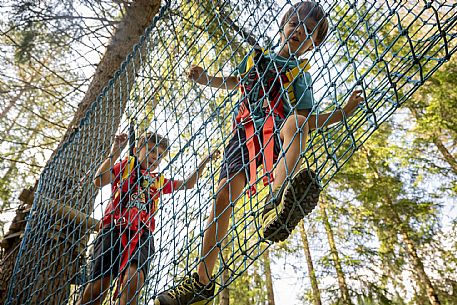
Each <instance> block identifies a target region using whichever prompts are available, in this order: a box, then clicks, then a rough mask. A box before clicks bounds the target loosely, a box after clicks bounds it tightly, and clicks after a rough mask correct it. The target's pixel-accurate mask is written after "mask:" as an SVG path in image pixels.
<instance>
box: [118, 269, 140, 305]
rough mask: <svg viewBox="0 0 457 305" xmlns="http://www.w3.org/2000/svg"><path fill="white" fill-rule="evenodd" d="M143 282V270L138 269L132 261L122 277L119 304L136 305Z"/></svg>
mask: <svg viewBox="0 0 457 305" xmlns="http://www.w3.org/2000/svg"><path fill="white" fill-rule="evenodd" d="M138 271H139V272H138ZM143 284H144V274H143V270H138V265H137V264H136V263H135V262H132V263H131V264H130V266H129V268H128V270H127V271H126V273H125V275H124V277H123V281H122V293H121V299H120V302H119V303H120V305H127V304H128V305H136V304H137V302H138V296H139V295H140V290H141V288H142V287H143Z"/></svg>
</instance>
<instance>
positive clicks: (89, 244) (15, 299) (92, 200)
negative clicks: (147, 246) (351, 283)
mask: <svg viewBox="0 0 457 305" xmlns="http://www.w3.org/2000/svg"><path fill="white" fill-rule="evenodd" d="M320 4H321V5H322V7H323V9H324V11H325V12H327V13H328V22H329V32H328V35H327V38H326V40H325V42H324V43H322V44H321V45H319V46H318V47H316V48H314V49H313V50H312V51H310V52H308V53H307V54H306V56H305V57H306V58H308V59H309V60H310V63H311V69H310V70H309V73H310V75H311V79H312V80H313V81H312V91H313V95H314V106H313V109H312V110H313V113H314V114H316V118H318V117H319V115H322V114H323V113H332V114H333V115H337V113H339V112H340V111H341V109H342V108H343V107H344V105H345V103H346V101H347V100H348V98H349V96H350V95H351V93H352V92H353V91H354V90H356V89H362V90H363V93H362V94H363V97H364V99H365V100H364V102H363V103H362V104H361V105H360V107H358V108H357V110H356V112H355V114H354V115H352V116H347V117H346V116H344V117H343V119H342V121H341V122H339V123H336V124H334V125H331V126H324V127H321V128H318V129H317V130H314V131H312V132H311V133H310V134H309V141H308V142H307V144H306V147H304V148H302V150H304V151H305V152H304V153H303V154H302V156H303V158H304V160H305V162H304V165H305V167H307V168H309V169H312V170H313V171H314V172H315V173H316V174H317V179H318V180H319V182H320V185H321V186H325V185H327V184H328V183H329V181H330V180H331V179H332V177H333V176H334V175H335V174H336V173H337V172H338V170H339V169H340V168H341V166H343V165H344V164H345V163H346V162H347V160H348V159H349V158H350V157H351V155H352V154H354V152H355V151H356V150H357V149H358V148H359V147H360V146H361V145H363V143H364V142H365V141H366V140H367V139H368V138H369V137H370V135H371V134H372V133H373V132H374V131H375V130H376V129H377V128H378V127H379V125H380V124H382V123H383V122H384V121H386V119H387V118H388V117H389V116H390V115H391V114H392V113H393V112H394V111H395V110H396V109H397V108H399V107H401V105H402V103H404V102H405V101H407V99H408V98H409V97H410V96H411V94H413V93H414V91H415V90H417V88H419V87H420V86H421V85H422V84H423V83H424V81H426V80H427V79H428V78H429V77H430V76H431V75H432V74H433V73H434V72H435V71H436V70H437V69H438V68H439V67H440V66H441V65H442V64H443V63H444V62H445V61H446V60H448V59H449V58H450V57H451V56H452V55H453V54H454V53H455V50H456V44H455V38H456V31H455V24H456V5H457V4H455V3H452V2H448V1H430V2H427V1H421V2H416V1H411V2H406V1H388V0H385V1H320ZM289 7H290V3H289V2H286V3H283V2H281V3H280V4H279V3H276V2H274V1H246V2H245V1H238V2H237V1H208V2H200V1H182V2H181V1H167V2H166V3H165V4H164V5H163V7H162V8H161V10H160V13H159V14H158V15H157V16H156V18H155V19H154V22H153V23H152V24H151V26H150V28H149V29H148V30H147V31H146V33H145V34H144V35H143V36H142V38H141V41H140V42H139V44H138V45H137V46H136V48H135V49H134V50H133V51H132V53H131V55H130V56H129V57H128V58H127V59H126V61H125V62H124V64H123V65H122V67H121V68H120V70H119V71H118V72H117V73H116V75H115V76H114V78H113V79H112V80H111V81H110V82H109V84H108V85H107V87H106V88H105V89H104V90H103V92H101V94H100V96H99V97H98V98H97V100H96V101H94V102H93V104H92V107H91V109H90V110H89V111H88V112H87V114H86V116H85V118H84V119H83V120H82V121H81V123H80V125H79V127H78V129H77V130H75V132H74V133H73V134H72V136H71V137H70V139H69V140H68V141H67V142H66V143H65V144H64V145H63V146H62V147H61V148H60V150H59V151H58V153H57V154H56V155H55V156H54V157H53V158H52V159H51V160H50V161H49V162H48V164H47V166H46V168H45V170H44V171H43V173H42V175H41V177H40V181H39V185H38V189H37V191H36V193H35V199H34V204H33V207H32V211H31V213H30V216H29V219H28V224H27V229H26V232H25V235H24V238H23V242H22V245H21V248H20V252H19V255H18V257H17V262H16V266H15V269H14V274H13V277H12V279H11V284H10V288H9V292H8V301H7V304H29V303H30V304H66V303H70V304H75V303H76V301H77V299H78V298H79V297H80V296H81V294H82V291H83V290H84V287H86V286H87V284H88V283H89V282H90V281H91V264H92V263H93V260H94V259H95V258H94V255H93V253H95V252H96V251H95V250H94V243H95V236H96V233H97V232H96V231H97V230H98V223H99V222H98V221H99V220H100V219H101V217H102V215H103V210H104V209H105V207H106V206H107V205H108V203H109V202H110V200H112V197H113V194H112V193H111V191H110V189H109V186H107V187H105V188H103V189H102V190H100V189H99V188H97V187H95V186H94V184H93V183H92V180H93V179H94V178H95V172H96V171H97V169H98V168H99V166H100V165H101V164H102V162H103V161H104V160H105V158H106V157H107V156H108V154H109V152H110V148H111V145H112V144H113V140H114V136H115V134H121V133H126V134H129V128H130V127H131V126H133V127H134V128H133V130H134V133H135V135H136V139H138V138H140V137H141V136H143V135H144V134H145V133H146V132H147V131H153V132H158V133H159V134H162V135H165V136H166V137H167V138H168V139H169V146H168V151H167V152H166V153H165V156H164V160H162V162H161V163H160V166H159V168H158V172H160V173H162V174H163V176H164V177H166V178H169V179H175V180H184V179H185V178H186V177H189V176H190V175H191V174H192V173H193V172H194V171H195V170H196V169H197V167H198V165H199V164H200V162H201V161H202V160H203V159H204V158H205V157H206V156H207V155H210V154H211V153H212V152H214V151H215V150H220V151H221V152H222V151H223V150H224V147H225V146H226V145H227V143H228V141H229V139H230V137H231V131H232V127H233V113H234V112H235V111H236V110H237V109H238V107H239V97H238V94H237V90H229V91H227V90H225V88H224V85H223V86H222V87H221V88H219V89H218V88H212V87H209V86H203V85H198V84H196V83H194V82H192V81H190V80H189V79H188V78H187V76H186V74H187V71H188V70H189V69H190V67H191V65H199V66H201V67H203V68H204V69H205V70H207V71H208V73H209V74H210V75H217V74H219V75H220V74H223V75H225V76H228V75H232V76H235V71H236V70H237V67H238V65H239V64H240V62H241V61H242V60H243V58H244V57H245V56H246V54H249V53H251V52H252V50H253V48H254V47H257V46H261V47H263V48H265V49H270V50H271V52H275V50H277V47H276V48H275V46H277V44H278V40H280V34H279V33H280V31H279V27H280V26H279V20H280V19H281V17H282V15H283V13H284V12H285V11H286V10H287V9H289ZM301 73H303V71H301ZM225 85H227V84H225ZM113 122H120V123H119V124H116V123H113ZM130 136H132V133H131V132H130ZM137 144H138V141H137V142H136V144H135V145H137ZM241 144H244V143H241ZM139 149H141V147H137V150H136V151H138V150H139ZM128 154H129V149H128V148H126V149H124V150H123V152H122V153H121V159H124V158H127V157H128ZM117 161H118V160H114V159H110V168H112V167H113V166H114V165H115V163H116V162H117ZM221 164H222V162H221V159H217V158H211V159H210V162H209V164H207V165H206V166H205V170H204V171H203V174H202V175H200V176H199V177H198V178H199V179H198V181H197V183H196V185H195V186H194V187H193V188H189V189H185V188H184V187H182V188H181V189H178V190H175V192H173V193H172V194H162V195H161V196H160V200H159V208H158V211H157V213H156V214H155V216H154V217H155V221H156V228H155V232H154V234H153V235H148V238H147V240H148V242H152V239H153V242H154V244H155V253H152V250H150V251H149V257H150V260H149V261H148V263H147V265H148V266H149V268H148V273H147V274H146V276H145V284H144V287H143V289H141V293H140V292H139V290H138V291H137V293H138V294H140V303H141V304H143V303H144V304H146V303H150V302H152V299H153V298H154V297H156V296H157V295H158V294H159V293H160V292H162V291H164V290H166V289H168V288H171V287H174V286H176V285H178V284H180V283H181V282H182V281H183V278H185V277H186V276H187V275H189V274H190V273H192V272H194V271H195V270H196V268H197V265H198V264H199V263H200V262H202V259H203V260H204V259H205V258H201V255H200V252H201V247H202V241H203V236H204V233H205V230H206V227H207V224H206V222H207V219H208V217H209V214H210V211H211V209H212V208H213V206H214V205H215V198H216V197H217V196H218V193H217V186H218V182H219V173H220V170H221V167H222V165H221ZM137 166H138V165H137ZM261 176H262V172H261V171H259V173H258V182H259V183H258V184H257V193H256V194H255V195H254V196H251V197H249V196H247V195H246V194H245V193H244V192H243V194H242V195H241V196H240V197H239V198H230V206H229V207H228V208H227V209H230V207H233V210H232V211H230V225H229V229H228V233H227V234H226V238H224V239H223V240H221V241H220V242H217V243H216V245H215V247H218V248H220V249H221V250H222V252H223V254H224V255H222V256H220V258H219V261H218V264H217V267H216V268H215V269H214V271H213V272H212V274H213V277H212V281H214V282H215V283H216V284H217V285H216V294H217V293H218V292H220V291H221V290H222V289H223V288H224V287H227V286H228V285H230V283H231V282H232V281H233V280H235V279H236V278H237V277H238V276H239V275H240V274H242V273H243V272H245V271H246V269H247V268H248V267H249V266H250V265H252V264H253V263H254V262H255V260H256V259H257V258H258V257H259V256H260V255H261V254H262V253H263V252H264V251H265V250H266V249H267V247H268V246H269V245H270V244H271V243H269V242H264V241H265V240H264V239H263V237H262V236H261V234H260V233H259V232H260V231H261V230H262V229H261V214H262V211H263V208H264V205H265V197H266V196H267V195H268V194H269V193H270V192H271V186H270V185H267V186H264V185H263V184H262V183H261ZM112 179H114V178H113V177H112ZM247 179H248V180H249V177H248V178H247ZM134 183H137V182H134ZM235 201H236V205H235ZM216 230H217V229H216ZM124 231H125V230H124ZM119 238H120V237H119ZM113 243H114V242H113ZM111 250H112V249H107V251H111ZM119 256H120V254H119ZM118 264H120V263H119V262H118ZM117 267H119V266H117ZM227 270H228V277H227V278H226V279H225V280H224V281H222V279H221V274H222V272H224V271H226V272H227ZM104 276H110V274H104ZM111 279H112V281H111V284H110V286H109V287H105V289H107V290H109V291H110V292H112V291H114V286H115V285H118V284H116V283H118V282H117V281H115V280H116V276H114V275H111ZM121 293H122V288H121ZM110 297H112V295H111V294H110Z"/></svg>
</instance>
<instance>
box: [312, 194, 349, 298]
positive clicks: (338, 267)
mask: <svg viewBox="0 0 457 305" xmlns="http://www.w3.org/2000/svg"><path fill="white" fill-rule="evenodd" d="M320 212H321V216H322V221H323V222H324V226H325V231H326V232H327V238H328V243H329V246H330V253H331V255H332V259H333V262H334V264H335V270H336V276H337V278H338V286H339V288H340V291H341V297H342V299H343V304H345V305H351V304H352V303H351V298H350V297H349V290H348V288H347V285H346V279H345V278H344V272H343V268H342V267H341V262H340V258H339V257H338V250H337V249H336V243H335V239H334V237H333V230H332V226H331V225H330V222H329V220H328V216H327V212H326V210H325V204H324V203H322V204H321V205H320Z"/></svg>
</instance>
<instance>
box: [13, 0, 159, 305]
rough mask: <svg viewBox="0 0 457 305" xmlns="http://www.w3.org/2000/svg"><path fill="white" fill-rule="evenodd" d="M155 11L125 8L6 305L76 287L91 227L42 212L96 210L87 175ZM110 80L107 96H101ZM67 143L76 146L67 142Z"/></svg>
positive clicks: (113, 126) (129, 83)
mask: <svg viewBox="0 0 457 305" xmlns="http://www.w3.org/2000/svg"><path fill="white" fill-rule="evenodd" d="M159 8H160V0H153V1H151V0H136V1H133V2H132V3H131V4H130V6H129V7H128V8H127V9H126V12H125V15H124V18H123V20H122V21H121V22H120V23H119V26H118V27H117V29H116V32H115V33H114V36H113V38H112V41H111V42H110V45H109V46H108V48H107V50H106V52H105V55H104V56H103V58H102V60H101V62H100V64H99V65H98V67H97V70H96V72H95V75H94V78H93V80H92V82H91V83H90V85H89V89H88V91H87V93H86V95H85V96H84V98H83V100H82V102H81V103H80V104H79V106H78V110H77V112H76V114H75V117H74V119H73V121H72V122H71V123H70V126H69V128H68V130H67V132H66V134H65V135H64V137H63V139H62V142H61V144H60V145H59V147H58V148H57V149H56V150H55V151H54V153H53V156H52V157H51V159H50V161H49V162H48V164H47V166H46V168H45V170H44V172H43V174H42V178H41V179H40V183H39V186H38V193H37V198H35V204H34V211H32V212H31V215H32V217H31V219H30V220H29V223H28V226H29V230H28V231H27V232H26V235H25V239H26V240H25V241H24V242H23V244H22V248H21V256H20V259H19V261H18V266H16V271H15V274H14V275H13V279H12V280H13V281H14V283H15V284H14V286H13V287H12V289H11V291H9V294H8V296H9V301H10V302H11V304H23V303H30V302H32V303H33V304H38V303H40V304H65V303H66V302H67V300H68V297H69V287H70V284H71V283H75V281H76V275H77V273H78V271H79V270H80V269H81V266H82V264H83V263H84V262H83V260H84V255H82V254H81V251H82V250H84V248H85V243H86V241H87V238H88V231H89V230H90V229H91V228H89V227H87V226H80V224H78V223H77V222H76V221H75V220H73V221H71V220H70V221H69V219H68V217H67V218H63V217H61V216H59V215H57V214H56V213H53V212H51V209H49V208H46V207H49V206H50V202H57V203H59V204H61V205H64V206H68V207H69V208H73V209H77V210H79V211H82V212H84V213H86V214H90V213H91V212H92V211H93V200H94V198H95V196H96V194H97V190H96V189H95V188H94V187H93V185H92V181H91V180H92V179H90V178H89V177H90V175H89V173H88V171H89V170H91V171H93V170H95V169H96V166H95V165H96V164H100V162H101V160H102V159H104V158H105V157H106V155H107V153H108V151H109V148H110V146H111V143H112V140H113V138H114V135H115V133H116V131H117V129H118V127H119V123H120V120H121V117H122V114H123V112H124V110H125V107H126V102H127V101H128V99H129V93H130V91H131V89H132V87H133V84H134V81H133V80H134V79H135V77H136V73H137V72H138V70H139V68H138V67H139V66H140V58H141V54H143V52H145V51H146V46H149V45H148V44H146V43H145V44H143V47H142V48H141V49H140V50H137V51H136V53H135V54H134V56H132V57H130V59H129V61H128V63H127V64H126V65H125V67H124V69H123V73H121V74H119V75H116V77H114V75H115V72H116V71H117V70H118V69H120V67H121V64H122V63H123V62H124V59H125V58H126V56H127V55H128V54H129V53H130V52H131V51H132V50H133V46H134V44H135V43H137V42H138V41H139V37H140V35H142V34H143V33H144V31H145V29H146V28H147V26H148V25H150V24H151V21H152V19H153V17H154V15H155V14H156V13H157V12H158V10H159ZM113 77H114V78H113ZM111 79H112V82H111V83H110V88H111V90H108V89H106V90H104V91H102V89H103V88H104V87H105V86H107V85H108V82H109V81H110V80H111ZM121 93H122V94H121ZM100 94H102V95H100ZM99 95H100V98H99V99H98V100H97V103H96V104H93V102H94V101H95V100H96V99H97V97H98V96H99ZM82 119H84V123H81V122H82V121H81V120H82ZM69 139H73V140H74V141H70V142H67V140H69ZM65 142H67V143H65ZM56 156H59V157H58V158H56ZM75 165H76V166H75ZM81 190H84V192H81ZM40 207H42V208H41V209H40Z"/></svg>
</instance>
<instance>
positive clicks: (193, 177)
mask: <svg viewBox="0 0 457 305" xmlns="http://www.w3.org/2000/svg"><path fill="white" fill-rule="evenodd" d="M219 154H220V152H219V150H215V151H214V152H213V153H212V154H209V155H208V156H206V157H205V158H204V159H203V160H202V161H201V162H200V164H199V165H198V168H197V169H196V170H195V171H194V172H193V173H192V174H190V175H189V177H187V179H185V180H184V181H181V180H177V181H175V183H176V189H180V188H181V187H184V188H186V189H191V188H193V187H194V186H195V183H197V179H198V177H201V175H202V174H203V170H204V169H205V166H206V164H207V163H208V162H209V161H210V160H211V159H212V158H214V159H217V158H218V157H219Z"/></svg>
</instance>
